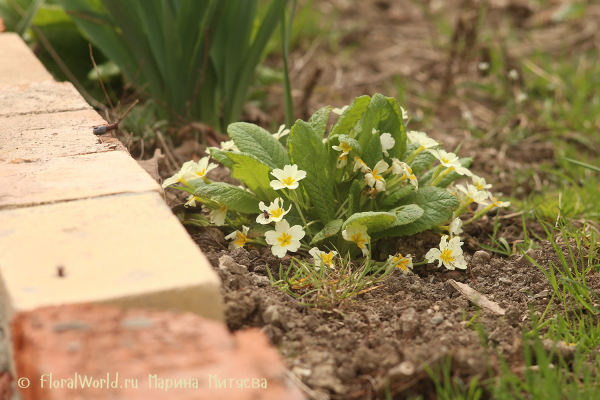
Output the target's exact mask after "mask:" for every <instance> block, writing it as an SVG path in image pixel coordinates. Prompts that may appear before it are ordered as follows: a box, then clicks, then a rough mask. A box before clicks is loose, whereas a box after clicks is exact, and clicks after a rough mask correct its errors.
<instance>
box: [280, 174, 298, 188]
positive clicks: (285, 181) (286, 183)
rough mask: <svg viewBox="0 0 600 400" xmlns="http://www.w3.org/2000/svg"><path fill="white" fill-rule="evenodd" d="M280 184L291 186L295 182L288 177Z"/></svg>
mask: <svg viewBox="0 0 600 400" xmlns="http://www.w3.org/2000/svg"><path fill="white" fill-rule="evenodd" d="M281 182H283V184H284V185H285V186H292V185H293V184H294V182H296V180H295V179H294V178H292V177H291V176H288V177H287V178H284V179H282V180H281Z"/></svg>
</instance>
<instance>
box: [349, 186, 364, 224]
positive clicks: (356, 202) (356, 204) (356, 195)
mask: <svg viewBox="0 0 600 400" xmlns="http://www.w3.org/2000/svg"><path fill="white" fill-rule="evenodd" d="M360 191H361V187H360V181H359V180H354V182H352V186H350V193H349V194H348V209H347V210H346V218H350V217H351V216H352V215H354V214H356V213H358V212H360Z"/></svg>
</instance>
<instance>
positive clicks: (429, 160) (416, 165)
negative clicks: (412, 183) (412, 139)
mask: <svg viewBox="0 0 600 400" xmlns="http://www.w3.org/2000/svg"><path fill="white" fill-rule="evenodd" d="M418 148H419V145H418V144H415V143H409V144H408V146H406V152H405V153H404V157H403V158H402V160H405V159H406V157H408V155H409V154H410V153H412V152H413V151H414V150H416V149H418ZM435 160H436V158H435V156H434V155H433V154H431V153H430V152H428V151H427V150H423V151H422V152H420V153H419V154H417V157H415V159H414V161H413V162H412V163H411V164H410V168H412V171H413V174H415V175H420V174H421V173H422V172H423V171H425V170H427V169H429V168H431V166H432V165H433V163H434V162H435ZM420 182H421V180H420V179H419V183H420ZM423 183H424V182H423Z"/></svg>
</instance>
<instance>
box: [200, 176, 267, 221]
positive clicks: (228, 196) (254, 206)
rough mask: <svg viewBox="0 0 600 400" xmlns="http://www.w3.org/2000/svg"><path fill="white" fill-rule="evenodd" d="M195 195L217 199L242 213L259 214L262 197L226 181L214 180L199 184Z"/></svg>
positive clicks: (207, 198)
mask: <svg viewBox="0 0 600 400" xmlns="http://www.w3.org/2000/svg"><path fill="white" fill-rule="evenodd" d="M194 196H197V197H199V198H200V199H206V200H211V201H216V202H218V203H220V204H222V205H224V206H227V208H228V209H230V210H233V211H237V212H239V213H242V214H258V213H259V212H260V209H259V208H258V203H260V199H259V198H258V197H256V196H255V195H254V194H252V193H250V192H248V191H246V190H244V189H242V188H239V187H237V186H234V185H230V184H228V183H224V182H214V183H210V184H207V185H202V186H199V187H198V188H197V189H196V191H195V192H194Z"/></svg>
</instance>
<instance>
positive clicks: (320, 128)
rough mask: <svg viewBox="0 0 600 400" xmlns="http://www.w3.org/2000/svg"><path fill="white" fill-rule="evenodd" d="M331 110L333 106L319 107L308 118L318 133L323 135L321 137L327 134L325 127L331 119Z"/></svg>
mask: <svg viewBox="0 0 600 400" xmlns="http://www.w3.org/2000/svg"><path fill="white" fill-rule="evenodd" d="M330 112H331V106H325V107H323V108H320V109H318V110H317V111H316V112H315V113H314V114H313V115H312V117H310V119H309V120H308V123H309V124H310V126H312V127H313V129H314V130H315V132H316V133H317V135H319V136H321V138H323V136H324V135H325V129H326V128H327V121H328V120H329V113H330Z"/></svg>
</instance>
